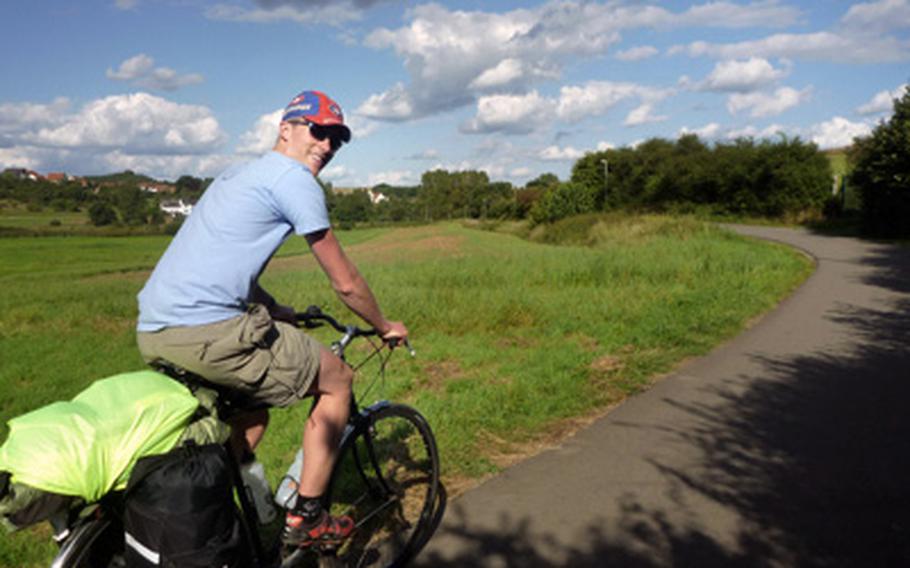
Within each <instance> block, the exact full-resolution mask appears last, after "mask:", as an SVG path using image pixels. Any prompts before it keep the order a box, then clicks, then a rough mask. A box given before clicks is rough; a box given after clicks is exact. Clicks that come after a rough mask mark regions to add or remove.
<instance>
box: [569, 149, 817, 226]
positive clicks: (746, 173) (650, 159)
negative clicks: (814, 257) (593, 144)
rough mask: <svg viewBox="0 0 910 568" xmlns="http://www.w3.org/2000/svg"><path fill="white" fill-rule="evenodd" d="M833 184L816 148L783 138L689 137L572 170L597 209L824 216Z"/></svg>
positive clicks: (608, 154) (609, 155) (601, 157)
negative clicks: (712, 142)
mask: <svg viewBox="0 0 910 568" xmlns="http://www.w3.org/2000/svg"><path fill="white" fill-rule="evenodd" d="M831 179H832V178H831V166H830V163H829V162H828V160H827V158H826V157H825V156H824V154H822V153H821V152H820V151H819V149H818V147H817V146H816V145H815V144H813V143H807V142H803V141H802V140H800V139H799V138H787V137H785V136H782V137H781V138H780V139H779V140H775V141H769V140H763V141H760V142H756V141H755V140H753V139H751V138H741V139H738V140H734V141H732V142H728V143H718V144H716V145H714V146H713V147H708V146H707V145H705V144H704V143H702V142H701V141H700V140H699V139H698V137H697V136H695V135H691V134H690V135H686V136H682V137H681V138H679V140H677V141H676V142H669V141H667V140H663V139H658V138H655V139H651V140H648V141H646V142H644V143H642V144H640V145H639V146H637V147H636V148H634V149H633V148H619V149H613V150H607V151H605V152H596V153H592V154H588V155H586V156H585V157H584V158H582V159H580V160H579V161H578V162H577V163H576V164H575V166H574V167H573V169H572V181H573V182H575V183H576V184H579V185H582V186H584V187H586V188H587V189H588V190H589V191H590V192H592V194H593V195H594V196H595V204H596V209H604V210H608V209H615V208H625V209H644V210H652V211H659V212H666V211H679V210H689V209H699V210H704V209H705V208H706V207H707V208H710V209H713V210H716V211H718V212H721V213H732V214H736V215H754V216H764V217H787V216H789V217H795V216H799V215H800V214H802V213H805V212H806V211H821V210H822V209H823V208H824V206H825V202H826V200H827V198H828V196H829V195H830V189H831ZM601 194H602V195H604V196H605V197H601V196H600V195H601Z"/></svg>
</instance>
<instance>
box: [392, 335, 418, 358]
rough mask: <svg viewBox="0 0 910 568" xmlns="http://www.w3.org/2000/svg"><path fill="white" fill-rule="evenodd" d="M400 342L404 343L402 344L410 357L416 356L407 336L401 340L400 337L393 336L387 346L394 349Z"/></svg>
mask: <svg viewBox="0 0 910 568" xmlns="http://www.w3.org/2000/svg"><path fill="white" fill-rule="evenodd" d="M402 343H404V346H405V348H406V349H407V350H408V354H409V355H410V356H411V357H416V356H417V352H416V351H414V348H413V347H411V342H410V341H408V339H407V338H405V339H404V341H402V340H401V339H400V338H398V337H393V338H392V339H390V340H389V347H391V348H392V349H395V348H396V347H398V346H399V345H401V344H402Z"/></svg>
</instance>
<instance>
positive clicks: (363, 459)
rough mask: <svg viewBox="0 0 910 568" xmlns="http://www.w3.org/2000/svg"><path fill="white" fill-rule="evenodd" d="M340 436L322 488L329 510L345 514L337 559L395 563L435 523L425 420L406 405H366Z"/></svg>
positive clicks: (434, 455) (434, 459) (433, 452)
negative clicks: (347, 529)
mask: <svg viewBox="0 0 910 568" xmlns="http://www.w3.org/2000/svg"><path fill="white" fill-rule="evenodd" d="M364 417H365V418H364V420H362V421H361V422H360V423H359V424H357V426H356V427H355V429H354V430H353V431H352V432H351V435H350V436H349V437H348V438H347V440H345V442H344V444H343V445H342V447H341V452H340V453H339V457H338V461H337V462H336V466H335V472H334V474H333V476H332V482H331V487H330V490H329V499H330V507H331V512H332V514H333V515H350V516H351V517H352V518H353V519H354V522H355V523H356V527H357V528H356V529H355V532H354V534H353V536H352V537H351V538H350V539H349V540H348V541H347V542H345V543H344V545H343V546H342V547H341V548H339V549H338V550H337V553H336V558H337V561H336V562H335V564H336V565H338V564H340V565H342V566H348V567H371V568H372V567H388V566H401V565H402V564H404V563H406V562H407V561H408V560H409V559H410V558H412V557H413V556H414V555H415V554H416V553H417V552H418V551H419V550H420V549H421V548H422V547H423V545H424V544H426V541H427V540H428V539H429V537H430V535H431V533H432V527H433V526H434V513H435V510H436V499H437V495H438V489H439V454H438V452H437V449H436V440H435V438H434V437H433V433H432V431H431V430H430V426H429V424H428V423H427V421H426V419H425V418H424V417H423V416H422V415H421V414H420V413H418V412H417V411H416V410H414V409H413V408H411V407H408V406H404V405H399V404H386V405H384V406H379V407H376V408H371V409H369V410H368V411H367V412H366V413H365V415H364Z"/></svg>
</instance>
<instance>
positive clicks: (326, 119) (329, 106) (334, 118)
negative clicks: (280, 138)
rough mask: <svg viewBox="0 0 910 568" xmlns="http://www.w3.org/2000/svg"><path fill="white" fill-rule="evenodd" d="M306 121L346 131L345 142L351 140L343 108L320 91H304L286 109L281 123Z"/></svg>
mask: <svg viewBox="0 0 910 568" xmlns="http://www.w3.org/2000/svg"><path fill="white" fill-rule="evenodd" d="M294 119H304V120H308V121H310V122H312V123H313V124H318V125H320V126H338V127H341V128H342V129H344V132H345V141H348V140H350V139H351V130H350V128H348V127H347V126H346V125H345V124H344V113H342V112H341V106H340V105H339V104H338V103H336V102H335V101H333V100H332V99H330V98H329V97H328V96H327V95H326V94H325V93H321V92H319V91H303V92H302V93H300V94H299V95H297V96H296V97H294V98H293V100H291V102H289V103H288V106H286V107H285V108H284V114H282V115H281V122H285V121H288V120H294Z"/></svg>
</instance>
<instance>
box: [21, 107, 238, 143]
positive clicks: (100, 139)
mask: <svg viewBox="0 0 910 568" xmlns="http://www.w3.org/2000/svg"><path fill="white" fill-rule="evenodd" d="M224 138H225V135H224V133H223V132H222V130H221V128H220V126H219V125H218V121H217V120H215V118H214V117H213V116H212V113H211V111H209V109H207V108H205V107H202V106H195V105H182V104H178V103H174V102H171V101H168V100H166V99H162V98H160V97H156V96H153V95H150V94H148V93H135V94H131V95H117V96H110V97H106V98H103V99H98V100H96V101H93V102H91V103H89V104H87V105H85V106H84V107H83V108H82V109H81V110H80V111H79V112H78V113H77V114H75V115H72V116H70V117H67V118H66V119H65V120H63V121H62V122H61V123H60V124H56V125H54V126H48V127H44V128H41V129H40V130H38V131H37V132H31V133H27V134H24V135H23V139H25V140H27V141H29V142H31V143H33V144H35V145H43V146H56V147H72V148H79V147H110V148H114V147H118V148H122V149H124V150H126V151H127V152H129V151H132V150H136V151H140V152H153V153H162V154H168V153H176V152H178V151H179V152H188V153H196V152H207V151H210V150H212V149H213V148H214V147H215V146H217V145H219V144H221V143H222V142H223V141H224Z"/></svg>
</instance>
